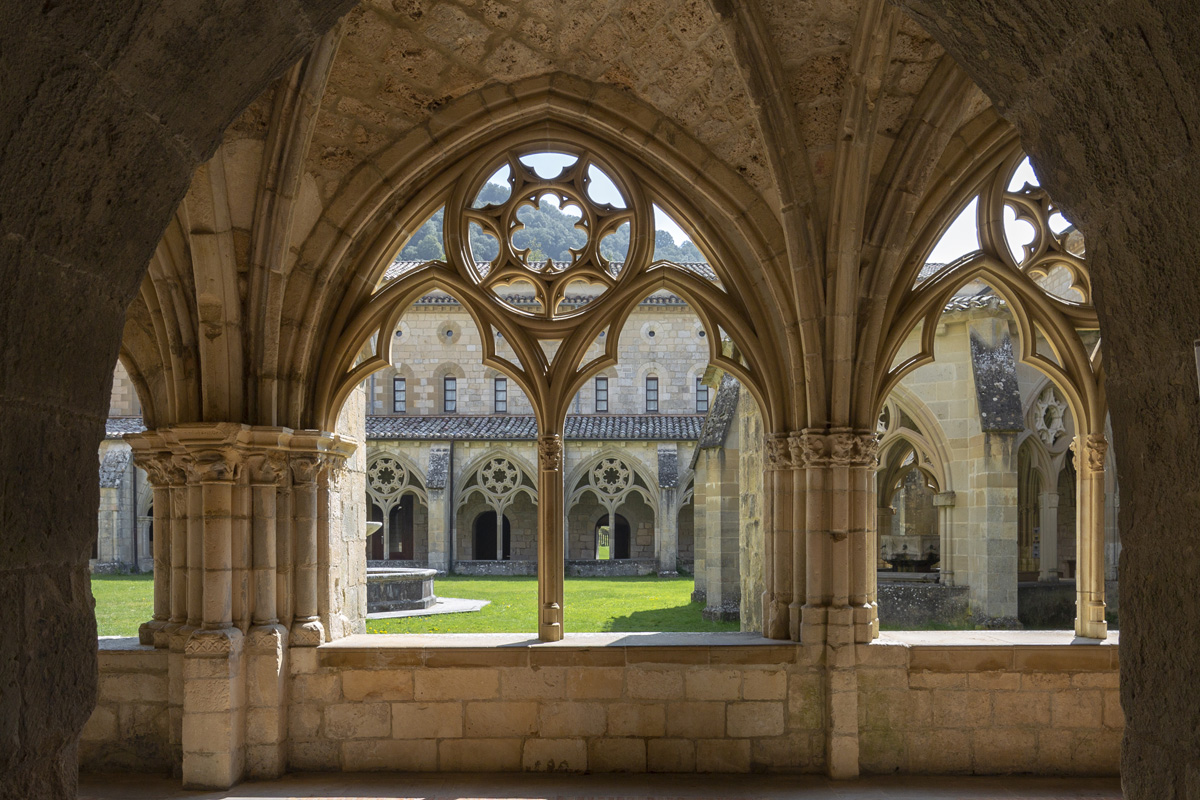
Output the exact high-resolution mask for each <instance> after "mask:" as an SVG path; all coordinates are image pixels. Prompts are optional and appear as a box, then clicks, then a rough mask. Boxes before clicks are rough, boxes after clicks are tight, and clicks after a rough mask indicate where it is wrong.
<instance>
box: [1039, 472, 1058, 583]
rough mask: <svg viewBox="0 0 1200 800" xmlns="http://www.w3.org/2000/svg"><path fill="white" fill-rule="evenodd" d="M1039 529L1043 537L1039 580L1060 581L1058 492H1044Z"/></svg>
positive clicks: (1041, 499)
mask: <svg viewBox="0 0 1200 800" xmlns="http://www.w3.org/2000/svg"><path fill="white" fill-rule="evenodd" d="M1039 505H1040V507H1041V513H1040V516H1039V519H1038V528H1039V529H1040V534H1039V535H1040V537H1041V545H1040V546H1041V562H1040V564H1039V571H1038V580H1039V581H1045V582H1048V583H1056V582H1057V581H1058V492H1042V495H1041V497H1040V498H1039Z"/></svg>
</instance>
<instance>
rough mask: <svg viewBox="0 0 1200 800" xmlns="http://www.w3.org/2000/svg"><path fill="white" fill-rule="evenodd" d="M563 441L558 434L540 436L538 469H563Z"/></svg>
mask: <svg viewBox="0 0 1200 800" xmlns="http://www.w3.org/2000/svg"><path fill="white" fill-rule="evenodd" d="M562 455H563V442H562V437H561V436H559V435H557V434H551V435H549V436H539V437H538V469H541V470H547V471H550V472H557V471H559V470H561V469H562Z"/></svg>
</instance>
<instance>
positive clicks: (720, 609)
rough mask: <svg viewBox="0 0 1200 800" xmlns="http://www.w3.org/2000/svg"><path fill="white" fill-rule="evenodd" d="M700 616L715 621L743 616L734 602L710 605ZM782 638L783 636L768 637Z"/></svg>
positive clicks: (733, 619)
mask: <svg viewBox="0 0 1200 800" xmlns="http://www.w3.org/2000/svg"><path fill="white" fill-rule="evenodd" d="M700 616H701V617H703V618H704V619H707V620H710V621H715V622H737V621H738V620H740V619H741V618H742V612H741V609H740V608H739V607H738V606H737V605H736V604H734V603H722V604H721V605H719V606H708V607H707V608H705V609H704V610H703V611H701V612H700ZM768 638H775V639H778V638H782V637H778V636H775V637H768Z"/></svg>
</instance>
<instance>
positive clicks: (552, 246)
mask: <svg viewBox="0 0 1200 800" xmlns="http://www.w3.org/2000/svg"><path fill="white" fill-rule="evenodd" d="M507 198H508V189H507V188H506V187H504V186H499V185H497V184H494V183H485V184H484V186H483V189H482V190H481V191H480V193H479V199H478V200H477V201H476V203H477V205H484V204H487V203H502V202H504V200H506V199H507ZM517 218H518V219H519V220H520V221H521V223H522V224H523V225H524V226H525V227H524V229H523V230H520V231H518V232H517V234H516V235H515V236H514V237H513V243H514V244H515V245H516V246H517V247H519V248H526V247H528V248H529V250H530V260H531V261H533V262H544V261H545V260H546V259H547V258H550V259H553V260H555V261H570V260H571V248H572V247H582V246H583V244H584V242H586V241H587V234H585V233H584V232H583V231H581V230H579V229H578V228H576V227H575V223H576V222H577V221H578V220H579V217H578V216H572V215H570V214H567V213H564V212H563V211H561V210H559V209H558V208H555V207H554V206H553V205H551V204H550V203H542V204H541V206H540V207H539V208H530V207H528V206H526V207H524V208H522V209H521V210H520V211H518V212H517ZM442 235H443V231H442V211H441V210H440V209H439V210H438V212H437V213H436V214H434V215H433V216H432V217H430V218H429V221H428V222H426V223H425V224H424V225H422V226H421V228H420V229H419V230H418V231H417V232H416V233H415V234H413V237H412V239H410V240H409V243H408V244H407V245H405V247H404V249H403V250H401V251H400V254H399V255H398V256H397V258H398V259H399V260H400V261H434V260H440V259H444V258H445V257H446V253H445V250H444V249H443V247H442V242H443V241H444V240H443V238H442ZM470 236H471V251H472V252H473V253H474V254H475V257H476V259H478V260H481V261H490V260H491V259H493V258H495V257H496V254H497V252H498V250H499V245H498V243H497V242H496V240H495V239H493V238H492V237H491V236H488V235H486V234H485V233H483V231H482V230H481V229H480V228H479V227H478V226H472V227H471V232H470ZM600 252H601V254H602V255H603V256H604V257H605V258H607V259H608V260H609V261H623V260H624V259H625V256H626V254H627V253H628V252H629V225H628V224H625V225H622V226H621V227H620V228H618V229H617V230H616V231H615V232H614V233H612V234H610V235H609V236H606V237H605V238H604V240H603V241H602V242H601V243H600ZM654 259H655V260H656V261H657V260H662V261H674V262H678V263H685V262H694V261H700V262H707V261H708V259H707V258H705V257H704V254H703V253H702V252H701V251H700V248H698V247H696V245H694V244H692V243H691V242H690V241H687V240H686V239H685V240H684V241H683V243H682V244H675V240H674V239H673V238H672V237H671V234H670V233H668V232H667V231H663V230H659V231H655V232H654Z"/></svg>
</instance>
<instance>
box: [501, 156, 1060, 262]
mask: <svg viewBox="0 0 1200 800" xmlns="http://www.w3.org/2000/svg"><path fill="white" fill-rule="evenodd" d="M521 160H522V161H523V162H524V163H525V164H527V165H528V166H530V167H532V168H533V169H534V171H536V172H537V173H538V174H539V175H541V176H542V177H545V178H550V177H554V176H555V175H557V174H558V173H559V172H560V171H561V170H562V169H563V167H565V166H568V165H570V164H573V163H575V157H574V156H570V155H566V154H563V153H536V154H533V155H528V156H523V157H522V159H521ZM591 175H592V182H591V184H590V186H589V192H590V194H591V195H592V199H593V200H595V201H596V202H598V203H610V204H612V205H614V206H617V207H624V205H625V202H624V200H623V198H622V197H621V195H620V192H618V191H617V187H616V186H614V185H613V183H612V181H610V180H609V179H608V177H607V176H606V175H604V174H603V173H601V172H599V171H597V170H595V169H593V170H592V173H591ZM507 176H508V168H507V167H505V168H504V169H503V170H501V172H499V173H497V174H496V175H495V176H493V178H492V181H493V183H497V184H500V185H502V186H506V185H507V182H506V181H507ZM1026 183H1029V184H1032V185H1034V186H1038V185H1040V182H1039V181H1038V178H1037V175H1036V174H1035V173H1034V171H1033V167H1032V165H1030V163H1029V159H1028V158H1026V159H1025V160H1024V161H1022V162H1021V164H1020V166H1018V167H1017V170H1016V172H1015V173H1014V174H1013V178H1012V181H1011V182H1010V183H1009V189H1013V190H1015V189H1019V188H1021V186H1023V185H1024V184H1026ZM547 199H549V198H547ZM977 202H978V201H975V200H973V201H971V203H970V204H969V205H968V206H967V207H966V208H965V209H964V210H963V212H962V213H961V214H959V216H958V217H957V218H956V219H955V220H954V222H953V223H952V224H951V225H950V227H949V228H948V229H947V230H946V233H945V234H944V235H943V236H942V238H941V240H940V241H939V242H938V243H937V245H936V246H935V247H934V248H933V251H932V252H931V253H930V254H929V258H928V261H929V262H932V263H939V264H945V263H949V262H951V261H953V260H954V259H956V258H958V257H959V256H962V255H965V254H967V253H970V252H973V251H975V250H978V249H979V234H978V231H977V229H976V226H975V208H976V203H977ZM1056 216H1057V215H1056ZM1005 219H1006V228H1007V230H1008V231H1009V238H1010V239H1012V240H1013V243H1014V244H1016V245H1020V244H1022V243H1024V242H1027V241H1029V240H1030V237H1031V235H1032V229H1030V228H1028V226H1027V224H1026V223H1022V222H1017V221H1016V220H1015V216H1014V215H1013V213H1012V211H1011V210H1010V211H1008V213H1006V215H1005ZM1055 222H1057V221H1055V220H1052V223H1055ZM1061 224H1065V220H1064V221H1062V223H1061ZM654 227H655V229H656V230H662V231H666V232H667V233H669V234H671V238H672V239H674V240H675V244H680V243H682V242H684V241H690V238H691V237H689V236H688V235H687V233H686V232H685V231H684V230H683V228H681V227H680V226H679V225H678V224H676V222H675V221H674V220H673V219H671V218H670V217H669V216H668V215H667V214H666V213H664V212H663V210H662V209H660V208H659V207H658V206H655V207H654ZM1055 227H1057V224H1056V225H1055Z"/></svg>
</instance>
